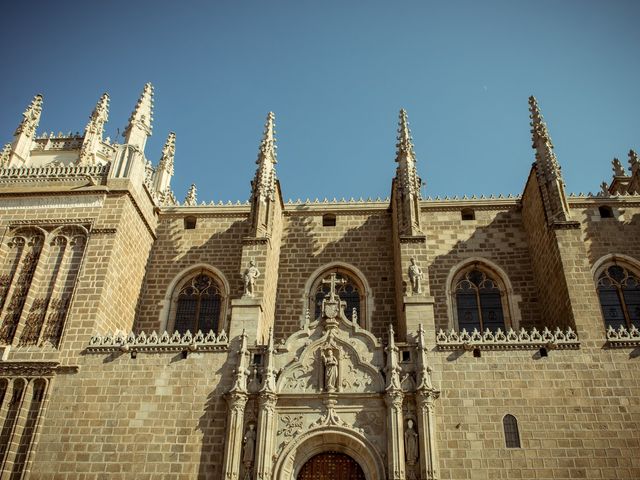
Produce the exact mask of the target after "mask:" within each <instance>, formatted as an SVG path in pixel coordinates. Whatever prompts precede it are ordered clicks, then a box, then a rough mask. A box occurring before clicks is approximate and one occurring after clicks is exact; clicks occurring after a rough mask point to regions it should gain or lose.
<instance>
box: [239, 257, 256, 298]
mask: <svg viewBox="0 0 640 480" xmlns="http://www.w3.org/2000/svg"><path fill="white" fill-rule="evenodd" d="M259 276H260V270H258V267H256V262H255V261H254V260H251V261H250V262H249V268H247V269H246V270H245V271H244V274H243V275H242V278H243V279H244V296H246V297H253V294H254V290H255V286H256V278H258V277H259Z"/></svg>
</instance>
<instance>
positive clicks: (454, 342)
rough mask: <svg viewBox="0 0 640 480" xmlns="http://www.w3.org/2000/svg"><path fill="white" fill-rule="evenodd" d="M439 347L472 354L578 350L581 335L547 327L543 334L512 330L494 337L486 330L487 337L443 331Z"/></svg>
mask: <svg viewBox="0 0 640 480" xmlns="http://www.w3.org/2000/svg"><path fill="white" fill-rule="evenodd" d="M436 344H437V347H438V350H459V349H464V350H472V349H475V348H479V349H481V350H526V349H537V348H542V347H546V348H549V349H556V348H557V349H562V350H567V349H578V348H580V342H579V341H578V335H577V334H576V333H575V332H574V331H573V330H572V329H571V327H569V328H567V330H566V331H564V332H563V331H562V330H560V328H556V330H555V332H552V331H551V330H549V329H548V328H547V327H545V328H544V330H542V331H541V332H540V331H538V330H537V329H536V328H533V329H532V330H531V332H527V331H526V330H525V329H524V328H522V329H520V331H519V332H516V331H515V330H513V329H512V328H510V329H509V330H508V331H506V332H503V331H502V330H501V329H498V330H497V331H496V332H495V333H493V332H491V331H490V330H489V329H487V330H486V331H485V332H484V333H481V332H479V331H478V330H477V329H475V328H474V329H473V332H471V333H469V332H467V330H466V329H462V331H461V332H456V331H455V330H453V329H452V330H451V331H449V332H448V333H447V332H445V331H444V330H442V329H440V331H439V332H438V334H437V335H436Z"/></svg>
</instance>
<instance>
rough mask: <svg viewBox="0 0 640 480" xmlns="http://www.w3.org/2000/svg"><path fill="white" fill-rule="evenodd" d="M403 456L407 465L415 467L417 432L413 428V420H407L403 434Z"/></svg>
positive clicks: (416, 459)
mask: <svg viewBox="0 0 640 480" xmlns="http://www.w3.org/2000/svg"><path fill="white" fill-rule="evenodd" d="M404 454H405V456H406V458H407V464H408V465H415V464H416V463H417V461H418V432H416V431H415V429H414V428H413V420H411V419H409V420H407V429H406V430H405V432H404Z"/></svg>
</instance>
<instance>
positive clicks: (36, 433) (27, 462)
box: [22, 378, 53, 478]
mask: <svg viewBox="0 0 640 480" xmlns="http://www.w3.org/2000/svg"><path fill="white" fill-rule="evenodd" d="M52 381H53V379H52V378H49V379H46V380H45V382H46V383H45V386H44V391H43V392H42V400H40V410H39V411H38V412H37V415H38V418H37V419H36V421H35V423H34V425H33V433H32V434H31V445H30V446H29V451H28V452H27V456H26V458H25V459H24V469H23V472H22V478H29V474H30V472H31V463H32V462H31V461H32V459H33V455H32V454H33V451H34V450H35V448H36V446H37V445H38V440H39V439H40V428H39V427H40V424H41V423H42V420H43V419H44V418H45V415H46V413H47V406H48V397H49V395H48V392H49V386H50V384H51V382H52ZM32 401H33V400H32Z"/></svg>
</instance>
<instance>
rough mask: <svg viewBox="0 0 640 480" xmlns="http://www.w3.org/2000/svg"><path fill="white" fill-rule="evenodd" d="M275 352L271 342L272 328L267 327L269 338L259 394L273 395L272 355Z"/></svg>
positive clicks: (273, 373)
mask: <svg viewBox="0 0 640 480" xmlns="http://www.w3.org/2000/svg"><path fill="white" fill-rule="evenodd" d="M274 352H275V347H274V341H273V327H269V337H268V339H267V348H266V353H267V356H266V361H265V368H264V378H263V381H262V388H261V389H260V392H265V393H275V391H276V378H275V375H276V372H275V370H274V360H273V354H274Z"/></svg>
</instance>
